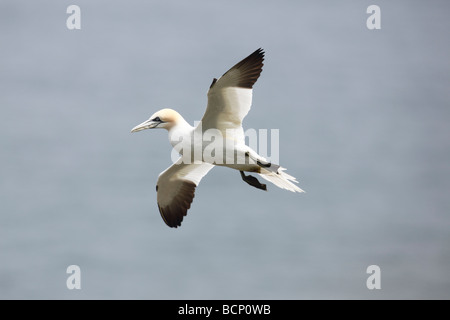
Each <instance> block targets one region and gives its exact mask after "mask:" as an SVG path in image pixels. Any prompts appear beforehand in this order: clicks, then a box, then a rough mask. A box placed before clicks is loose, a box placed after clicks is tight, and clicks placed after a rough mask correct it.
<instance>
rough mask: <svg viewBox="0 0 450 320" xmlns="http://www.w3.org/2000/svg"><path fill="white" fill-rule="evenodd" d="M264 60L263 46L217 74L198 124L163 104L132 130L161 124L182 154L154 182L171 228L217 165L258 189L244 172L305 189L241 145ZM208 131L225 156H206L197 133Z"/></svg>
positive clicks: (294, 189)
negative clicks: (234, 172)
mask: <svg viewBox="0 0 450 320" xmlns="http://www.w3.org/2000/svg"><path fill="white" fill-rule="evenodd" d="M263 61H264V51H263V49H261V48H260V49H258V50H256V51H255V52H253V53H252V54H251V55H249V56H248V57H247V58H245V59H243V60H242V61H240V62H239V63H237V64H236V65H234V66H233V67H232V68H231V69H230V70H228V71H227V72H225V73H224V74H223V75H222V77H220V78H219V79H216V78H214V79H213V81H212V83H211V86H210V88H209V91H208V105H207V107H206V111H205V114H204V115H203V118H202V120H201V122H199V124H198V125H197V126H196V127H192V126H191V125H190V124H189V123H187V122H186V120H184V118H183V117H182V116H181V115H180V114H179V113H178V112H176V111H175V110H172V109H162V110H159V111H158V112H156V113H154V114H153V115H152V116H151V117H150V118H149V119H148V120H146V121H144V122H143V123H141V124H139V125H137V126H135V127H134V128H133V129H132V130H131V132H137V131H141V130H145V129H155V128H164V129H166V130H167V131H168V132H169V140H170V143H171V144H172V146H173V147H174V148H175V149H176V150H177V151H178V152H179V154H180V158H179V159H178V161H176V162H175V163H174V164H172V165H171V166H170V167H169V168H167V169H166V170H164V171H163V172H161V173H160V175H159V177H158V181H157V184H156V192H157V202H158V208H159V211H160V213H161V217H162V218H163V220H164V222H165V223H166V224H167V225H168V226H169V227H173V228H176V227H179V226H181V222H182V220H183V218H184V216H186V214H187V211H188V209H189V208H190V206H191V203H192V200H193V199H194V193H195V188H196V187H197V186H198V185H199V183H200V180H201V179H202V178H203V177H204V176H205V175H206V174H207V173H208V172H209V170H211V169H212V168H213V167H214V166H215V165H218V166H225V167H229V168H231V169H235V170H238V171H240V175H241V177H242V179H243V180H244V181H245V182H246V183H248V184H249V185H251V186H253V187H255V188H258V189H261V190H267V187H266V185H265V184H262V183H260V182H259V181H258V179H257V178H255V177H253V176H251V175H246V174H245V173H244V172H253V173H257V174H259V175H260V176H261V177H262V178H264V179H265V180H268V181H270V182H272V183H273V184H275V185H276V186H277V187H280V188H282V189H286V190H289V191H292V192H303V190H302V189H300V188H299V187H298V186H296V185H295V184H294V183H292V182H295V183H298V182H297V180H296V179H295V178H294V177H292V176H291V175H289V174H287V173H285V172H284V170H285V169H284V168H282V167H280V166H279V165H277V164H273V163H270V162H268V161H267V160H266V159H265V158H264V157H262V156H260V155H258V153H257V152H256V151H254V150H253V149H251V148H250V147H248V146H247V145H246V144H245V135H244V130H243V128H242V121H243V120H244V117H245V116H246V115H247V113H248V112H249V110H250V107H251V104H252V91H253V90H252V88H253V85H254V84H255V83H256V80H258V78H259V76H260V74H261V71H262V67H263ZM211 130H212V132H213V133H215V134H217V135H219V136H221V137H222V139H223V140H220V139H217V138H216V139H215V140H214V141H220V142H221V143H220V144H217V145H216V146H217V149H216V150H215V151H216V152H215V154H216V155H217V154H222V155H224V156H223V161H217V159H218V158H217V157H215V158H214V159H211V157H206V156H205V155H204V151H205V150H206V148H207V147H208V144H210V140H211V139H210V140H208V141H205V140H204V139H197V138H196V137H203V135H205V134H206V133H207V132H211ZM180 141H181V142H180ZM196 148H200V153H196V150H198V149H196ZM196 154H197V155H198V154H200V158H199V157H198V156H197V157H194V156H193V155H196ZM219 160H220V159H219Z"/></svg>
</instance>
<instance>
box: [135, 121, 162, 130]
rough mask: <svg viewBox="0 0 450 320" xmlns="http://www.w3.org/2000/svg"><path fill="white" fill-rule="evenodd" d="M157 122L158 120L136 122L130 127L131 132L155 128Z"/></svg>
mask: <svg viewBox="0 0 450 320" xmlns="http://www.w3.org/2000/svg"><path fill="white" fill-rule="evenodd" d="M158 124H160V122H158V121H152V120H147V121H144V122H142V123H141V124H138V125H137V126H136V127H134V128H133V129H131V132H138V131H141V130H145V129H153V128H156V127H157V126H158Z"/></svg>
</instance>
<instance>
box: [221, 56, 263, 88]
mask: <svg viewBox="0 0 450 320" xmlns="http://www.w3.org/2000/svg"><path fill="white" fill-rule="evenodd" d="M264 55H265V52H264V49H262V48H259V49H257V50H255V51H254V52H253V53H252V54H250V55H249V56H248V57H247V58H245V59H243V60H242V61H240V62H238V63H237V64H235V65H234V66H233V67H232V68H231V69H230V70H228V71H227V72H226V73H228V72H230V71H231V70H234V69H239V70H240V71H241V73H242V74H241V76H240V81H239V83H238V86H239V87H241V88H248V89H252V88H253V85H254V84H255V83H256V80H258V78H259V76H260V74H261V72H262V67H263V66H264V63H263V61H264ZM226 73H225V74H226ZM225 74H224V75H225Z"/></svg>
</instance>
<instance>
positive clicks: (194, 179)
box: [156, 161, 213, 228]
mask: <svg viewBox="0 0 450 320" xmlns="http://www.w3.org/2000/svg"><path fill="white" fill-rule="evenodd" d="M212 167H213V165H212V164H209V163H201V164H184V163H181V164H178V161H177V162H176V163H174V164H173V165H171V166H170V167H169V168H167V169H166V170H165V171H163V172H161V174H160V175H159V177H158V182H157V184H156V192H157V201H158V208H159V212H160V213H161V217H162V218H163V220H164V222H165V223H166V224H167V225H168V226H169V227H172V228H176V227H178V226H181V221H183V217H184V216H185V215H186V214H187V210H188V209H189V208H190V207H191V203H192V200H193V199H194V194H195V187H197V186H198V184H199V183H200V180H202V178H203V177H204V176H205V175H206V174H207V173H208V172H209V170H211V169H212Z"/></svg>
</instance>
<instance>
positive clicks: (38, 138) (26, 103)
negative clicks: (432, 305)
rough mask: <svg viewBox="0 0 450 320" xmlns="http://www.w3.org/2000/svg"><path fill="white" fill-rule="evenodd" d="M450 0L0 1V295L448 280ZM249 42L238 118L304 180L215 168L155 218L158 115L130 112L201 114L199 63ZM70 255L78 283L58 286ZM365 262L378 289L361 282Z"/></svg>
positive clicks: (328, 290)
mask: <svg viewBox="0 0 450 320" xmlns="http://www.w3.org/2000/svg"><path fill="white" fill-rule="evenodd" d="M71 4H76V5H78V6H80V8H81V30H68V29H67V27H66V19H67V18H68V17H69V14H67V13H66V9H67V7H68V6H69V5H71ZM371 4H377V5H379V6H380V8H381V30H369V29H368V28H367V27H366V20H367V18H368V17H369V14H367V13H366V10H367V7H368V6H369V5H371ZM449 9H450V4H449V3H448V2H447V1H430V2H424V1H406V0H404V1H383V0H377V1H356V0H354V1H348V0H346V1H332V0H329V1H320V2H317V1H312V0H309V1H277V2H275V1H270V2H269V1H264V2H263V1H256V0H253V1H237V0H232V1H227V2H225V1H220V2H219V1H208V2H207V1H198V0H191V1H188V2H181V1H179V2H175V1H144V0H142V1H138V0H132V1H116V2H111V1H87V0H76V1H56V0H54V1H39V2H32V1H18V0H14V1H13V0H3V1H1V2H0V90H1V94H0V108H1V109H0V110H1V116H0V148H1V153H0V168H1V169H0V170H1V171H0V209H1V213H0V298H2V299H419V298H424V299H429V298H430V299H431V298H437V299H448V298H450V277H449V275H448V271H449V270H450V232H449V227H450V217H449V213H450V197H449V194H450V181H449V178H450V165H449V164H450V139H449V138H450V125H449V121H450V90H449V89H450V60H449V54H450V42H449V38H448V31H449V27H450V20H449V18H448V12H449ZM259 47H262V48H264V49H265V51H266V60H265V66H264V70H263V73H262V76H261V77H260V79H259V80H258V82H257V83H256V85H255V87H254V99H253V107H252V110H251V112H250V113H249V115H248V116H247V118H246V120H245V123H244V125H245V128H255V129H260V128H261V129H280V162H281V164H282V165H283V166H284V167H286V168H288V173H290V174H291V175H293V176H295V177H297V179H298V180H299V182H300V183H299V186H300V187H301V188H302V189H304V190H305V191H306V193H305V194H293V193H290V192H287V191H284V190H281V189H278V188H277V187H275V186H274V185H268V188H269V192H267V193H264V192H262V191H260V190H257V189H255V188H252V187H250V186H248V185H247V184H246V183H244V182H243V181H242V180H241V178H240V176H239V173H238V172H234V171H230V170H229V169H226V168H215V169H214V170H212V171H211V172H210V173H209V174H208V175H207V176H206V177H205V178H204V179H203V180H202V183H201V184H200V186H199V187H198V188H197V192H196V197H195V200H194V203H193V205H192V207H191V210H190V211H189V213H188V216H187V217H186V218H185V219H184V222H183V225H182V227H181V228H178V229H171V228H168V227H167V226H166V225H165V224H164V222H163V220H162V219H161V217H160V214H159V212H158V208H157V205H156V192H155V184H156V179H157V177H158V174H159V173H160V172H161V171H163V170H164V169H166V168H167V167H168V166H169V165H170V164H171V161H170V152H171V146H170V145H169V143H168V140H167V133H166V132H165V131H164V130H157V131H144V132H140V133H137V134H131V133H130V130H131V128H132V127H134V126H135V125H137V124H138V123H141V122H142V121H144V120H146V119H147V118H148V117H149V116H150V115H151V114H153V113H154V112H155V111H156V110H158V109H161V108H163V107H170V108H174V109H176V110H177V111H179V112H180V113H181V114H183V115H184V116H185V118H186V120H187V121H188V122H189V123H191V124H193V123H194V121H196V120H200V119H201V116H202V115H203V112H204V110H205V107H206V92H207V90H208V88H209V85H210V83H211V81H212V78H213V77H218V76H220V75H222V74H223V73H224V72H225V71H226V70H228V68H230V67H231V66H232V65H234V64H235V63H237V62H238V61H240V60H241V59H243V58H245V57H246V56H247V55H249V54H250V53H252V52H253V51H254V50H255V49H257V48H259ZM72 264H76V265H79V266H80V268H81V287H82V289H81V290H68V289H67V287H66V279H67V277H68V276H69V275H68V274H66V268H67V267H68V266H69V265H72ZM373 264H375V265H378V266H379V267H380V268H381V290H368V289H367V287H366V280H367V278H368V276H369V275H368V274H366V269H367V267H368V266H369V265H373Z"/></svg>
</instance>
